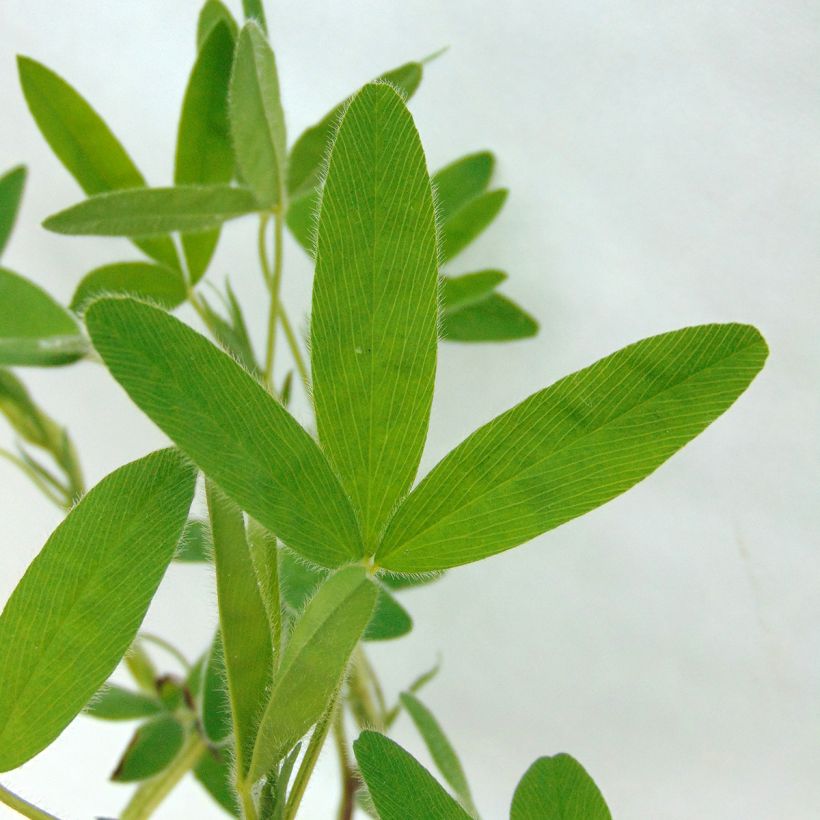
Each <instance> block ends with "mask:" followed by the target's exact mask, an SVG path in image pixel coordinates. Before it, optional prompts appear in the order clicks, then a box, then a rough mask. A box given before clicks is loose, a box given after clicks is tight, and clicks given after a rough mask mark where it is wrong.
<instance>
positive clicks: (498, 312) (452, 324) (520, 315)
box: [441, 293, 538, 342]
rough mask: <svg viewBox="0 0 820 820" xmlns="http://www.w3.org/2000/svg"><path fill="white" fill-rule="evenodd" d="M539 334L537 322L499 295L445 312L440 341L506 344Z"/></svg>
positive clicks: (492, 295) (493, 294) (495, 294)
mask: <svg viewBox="0 0 820 820" xmlns="http://www.w3.org/2000/svg"><path fill="white" fill-rule="evenodd" d="M536 333H538V322H536V321H535V319H533V318H532V316H530V315H529V313H526V312H525V311H524V310H522V308H520V307H518V305H516V304H515V302H512V301H510V300H509V299H507V298H506V297H505V296H502V295H501V294H500V293H491V294H490V295H489V296H487V297H486V298H484V299H482V300H481V301H478V302H474V303H473V304H470V305H465V306H464V307H460V308H456V309H455V310H453V311H451V312H447V313H445V314H444V316H443V317H442V323H441V338H442V339H444V340H445V341H448V342H505V341H512V340H514V339H527V338H529V337H531V336H535V334H536Z"/></svg>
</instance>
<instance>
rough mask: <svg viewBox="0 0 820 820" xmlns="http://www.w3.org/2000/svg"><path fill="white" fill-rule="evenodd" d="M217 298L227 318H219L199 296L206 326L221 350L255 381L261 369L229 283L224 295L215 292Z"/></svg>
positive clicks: (259, 377)
mask: <svg viewBox="0 0 820 820" xmlns="http://www.w3.org/2000/svg"><path fill="white" fill-rule="evenodd" d="M217 296H218V297H219V299H220V300H221V301H222V303H223V305H224V307H225V309H226V312H227V318H224V317H223V316H221V315H220V314H219V313H218V312H217V311H216V310H214V309H213V307H212V306H211V304H210V303H209V302H208V300H207V299H205V297H204V296H203V295H202V294H199V301H200V303H201V305H202V308H203V310H204V311H205V313H206V314H207V316H208V324H209V326H210V327H211V329H212V331H213V334H214V336H215V337H216V340H217V341H218V342H219V344H220V346H221V347H222V349H223V350H225V351H227V352H228V353H230V354H231V356H233V358H234V359H236V361H238V362H239V364H241V365H242V366H243V367H244V368H245V370H247V371H248V372H249V373H250V374H251V375H253V376H255V377H256V378H257V379H261V376H262V369H261V368H260V367H259V364H258V362H257V361H256V355H255V354H254V352H253V345H252V343H251V340H250V335H249V333H248V328H247V325H246V324H245V317H244V316H243V314H242V308H241V306H240V304H239V301H238V300H237V298H236V295H235V294H234V292H233V289H232V288H231V285H230V282H227V281H226V282H225V294H224V295H223V294H222V293H221V292H219V291H217Z"/></svg>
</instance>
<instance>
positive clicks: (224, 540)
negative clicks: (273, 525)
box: [205, 481, 273, 775]
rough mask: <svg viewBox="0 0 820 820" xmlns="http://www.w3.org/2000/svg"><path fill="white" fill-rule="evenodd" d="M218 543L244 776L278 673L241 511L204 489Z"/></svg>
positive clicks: (223, 622) (222, 615) (223, 628)
mask: <svg viewBox="0 0 820 820" xmlns="http://www.w3.org/2000/svg"><path fill="white" fill-rule="evenodd" d="M205 491H206V495H207V498H208V511H209V513H210V517H211V533H212V536H213V543H214V564H215V567H216V591H217V601H218V603H219V627H220V632H221V634H222V643H223V647H224V652H225V671H226V673H227V681H228V697H229V699H230V703H231V715H232V718H233V728H234V742H235V745H236V761H237V765H238V767H239V769H240V771H241V773H242V775H245V774H246V773H247V771H248V766H249V765H250V758H251V754H252V753H253V745H254V741H255V738H256V725H257V721H258V720H259V715H260V714H261V713H262V710H263V709H264V707H265V703H266V696H267V691H268V686H269V684H270V679H271V674H272V673H273V657H272V651H271V636H270V631H269V627H268V616H267V612H266V610H265V607H264V604H263V602H262V597H261V595H260V593H259V587H258V586H257V582H256V574H255V570H254V566H253V562H252V560H251V553H250V549H249V547H248V541H247V537H246V534H245V521H244V519H243V517H242V511H241V510H240V509H239V508H238V507H237V506H236V505H235V504H234V503H233V502H232V501H230V500H229V499H228V498H227V497H226V496H224V495H223V494H222V492H221V491H220V490H219V489H218V488H216V487H214V486H213V484H212V483H211V482H210V481H208V482H206V484H205Z"/></svg>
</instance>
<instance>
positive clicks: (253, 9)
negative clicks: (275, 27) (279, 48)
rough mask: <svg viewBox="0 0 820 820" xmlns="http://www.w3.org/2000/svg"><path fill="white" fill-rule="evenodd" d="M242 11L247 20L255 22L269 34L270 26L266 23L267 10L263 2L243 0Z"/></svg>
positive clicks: (259, 0) (260, 0)
mask: <svg viewBox="0 0 820 820" xmlns="http://www.w3.org/2000/svg"><path fill="white" fill-rule="evenodd" d="M242 11H243V12H244V14H245V19H246V20H255V21H256V22H257V24H258V25H259V28H260V29H262V31H263V32H264V33H265V34H267V33H268V25H267V23H266V22H265V9H264V7H263V5H262V0H242Z"/></svg>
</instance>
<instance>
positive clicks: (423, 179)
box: [311, 83, 438, 550]
mask: <svg viewBox="0 0 820 820" xmlns="http://www.w3.org/2000/svg"><path fill="white" fill-rule="evenodd" d="M437 291H438V269H437V263H436V226H435V215H434V210H433V197H432V192H431V189H430V180H429V176H428V174H427V168H426V165H425V161H424V152H423V150H422V147H421V141H420V140H419V136H418V132H417V131H416V128H415V125H414V124H413V119H412V117H411V116H410V112H409V111H408V110H407V108H406V106H405V105H404V103H403V102H402V99H401V97H400V96H399V95H398V94H397V93H396V92H395V91H394V90H393V89H392V88H391V87H390V86H388V85H386V84H384V83H377V84H372V85H368V86H365V87H364V88H363V89H362V90H361V91H360V92H359V93H358V94H357V95H356V96H355V97H354V98H353V99H352V101H351V103H350V105H349V106H348V107H347V109H346V110H345V114H344V118H343V119H342V121H341V123H340V125H339V130H338V134H337V136H336V140H335V142H334V143H333V150H332V152H331V155H330V160H329V165H328V173H327V179H326V180H325V185H324V192H323V194H322V210H321V215H320V217H319V231H318V242H317V254H316V277H315V280H314V285H313V313H312V318H311V361H312V364H313V392H314V396H313V397H314V403H315V405H316V422H317V427H318V431H319V439H320V441H321V442H322V446H323V447H324V449H325V450H326V451H327V452H328V454H329V455H330V457H331V459H332V461H333V463H334V464H335V466H336V469H337V471H338V473H339V475H340V477H341V480H342V483H343V485H344V487H345V488H346V489H347V491H348V493H349V494H350V497H351V499H352V501H353V505H354V508H355V509H356V511H357V514H358V517H359V520H360V522H361V527H362V531H363V536H364V540H365V545H366V547H368V548H369V549H371V550H372V549H374V547H375V544H376V541H377V539H378V537H379V534H380V533H381V531H382V529H383V527H384V524H385V521H386V520H387V518H388V517H389V515H390V513H391V511H392V510H393V508H394V507H395V505H396V502H397V501H398V500H399V499H400V498H401V497H402V495H403V494H404V493H405V492H406V491H407V490H408V488H409V487H410V485H411V484H412V482H413V478H414V477H415V475H416V470H417V469H418V464H419V460H420V459H421V452H422V449H423V447H424V441H425V438H426V436H427V426H428V421H429V415H430V404H431V401H432V398H433V382H434V379H435V372H436V343H437V336H436V333H437V310H438V304H437Z"/></svg>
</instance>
